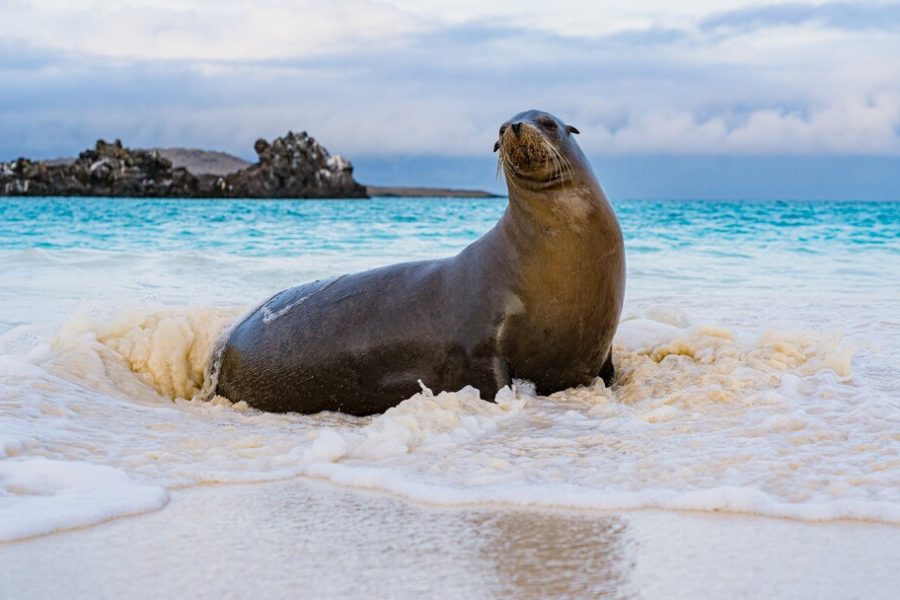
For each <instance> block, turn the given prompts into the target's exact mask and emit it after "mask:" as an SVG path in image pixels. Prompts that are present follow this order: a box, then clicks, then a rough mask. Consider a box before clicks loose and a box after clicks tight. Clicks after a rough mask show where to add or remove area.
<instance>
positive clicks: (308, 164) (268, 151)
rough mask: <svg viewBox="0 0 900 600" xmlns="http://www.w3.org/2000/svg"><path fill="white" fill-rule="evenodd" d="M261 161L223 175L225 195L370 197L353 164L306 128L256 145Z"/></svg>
mask: <svg viewBox="0 0 900 600" xmlns="http://www.w3.org/2000/svg"><path fill="white" fill-rule="evenodd" d="M253 147H254V149H255V150H256V153H257V154H258V155H259V162H257V163H256V164H255V165H251V166H249V167H247V168H246V169H241V170H240V171H237V172H236V173H231V174H229V175H226V176H225V177H224V178H219V179H217V180H216V182H215V189H214V190H211V191H215V192H218V193H219V194H221V195H225V196H231V197H241V198H366V197H367V196H366V188H365V187H363V186H362V185H360V184H358V183H357V182H356V181H355V180H354V179H353V166H352V165H351V164H350V161H348V160H346V159H345V158H343V157H342V156H340V155H335V156H331V155H330V154H329V153H328V150H326V149H325V148H323V147H322V146H321V145H320V144H319V143H318V142H316V140H315V139H314V138H312V137H310V136H309V135H307V133H306V132H305V131H304V132H302V133H300V134H295V133H293V132H291V131H289V132H288V133H287V135H285V136H284V137H280V138H275V140H273V141H272V143H271V144H270V143H269V142H267V141H266V140H263V139H260V140H257V141H256V143H255V144H254V145H253Z"/></svg>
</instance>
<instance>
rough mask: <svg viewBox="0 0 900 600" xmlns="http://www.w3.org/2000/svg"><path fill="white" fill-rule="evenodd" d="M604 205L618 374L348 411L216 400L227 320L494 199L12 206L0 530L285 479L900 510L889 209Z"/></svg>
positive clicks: (536, 497)
mask: <svg viewBox="0 0 900 600" xmlns="http://www.w3.org/2000/svg"><path fill="white" fill-rule="evenodd" d="M614 205H615V208H616V211H617V214H618V216H619V219H620V221H621V224H622V228H623V231H624V234H625V240H626V256H627V265H628V280H627V285H626V298H625V308H624V314H623V319H622V322H621V324H620V326H619V330H618V333H617V335H616V346H615V350H614V360H615V361H616V363H617V365H618V373H619V375H618V379H617V382H616V385H615V386H614V387H613V388H612V389H611V390H609V389H606V388H604V387H603V386H602V385H595V386H591V387H589V388H583V389H573V390H565V391H563V392H560V393H558V394H555V395H554V396H553V397H549V398H545V397H539V396H534V395H533V394H530V393H529V392H528V385H527V382H522V383H521V386H520V387H518V388H517V389H516V390H515V391H510V390H506V392H505V395H503V396H502V397H501V396H499V395H498V397H497V398H496V400H497V403H496V404H494V403H487V402H483V401H482V400H480V399H479V398H478V394H477V392H474V391H473V390H468V391H467V390H465V389H464V390H460V391H456V390H449V391H447V393H444V394H441V395H438V396H435V397H432V396H430V395H428V394H420V395H417V396H414V397H412V398H410V399H408V400H406V401H405V402H403V403H402V404H401V405H400V406H399V407H397V409H396V410H393V411H390V412H389V413H388V414H385V415H383V416H380V417H377V418H374V419H356V418H351V417H345V416H340V415H329V414H322V415H313V416H299V415H266V414H261V413H255V412H254V411H252V410H249V409H245V408H242V407H240V406H230V405H229V404H227V403H223V402H221V401H217V402H207V401H206V396H205V395H204V394H203V386H204V385H205V384H206V383H207V379H206V378H205V369H206V366H207V365H208V357H209V355H210V352H211V349H212V348H213V347H214V346H215V341H216V339H217V338H218V336H219V335H220V334H221V332H222V331H223V330H225V329H226V328H227V327H228V326H229V325H230V324H231V323H232V322H233V321H234V319H235V318H238V317H239V316H240V315H242V314H243V313H244V312H245V311H247V310H248V309H250V308H252V307H253V306H255V305H258V303H259V302H261V301H263V300H264V299H266V298H267V297H270V296H271V295H272V294H274V293H276V292H278V291H280V290H282V289H285V288H287V287H291V286H295V285H298V284H300V283H303V282H305V281H310V280H313V279H318V278H322V277H330V276H335V275H338V274H341V273H348V272H356V271H360V270H363V269H368V268H373V267H377V266H381V265H385V264H391V263H395V262H400V261H404V260H413V259H425V258H439V257H444V256H449V255H452V254H454V253H456V252H458V251H459V250H461V249H462V248H464V247H465V246H466V245H467V244H469V243H471V242H472V241H473V240H475V239H477V238H478V237H479V236H481V235H482V234H483V233H484V232H486V231H487V230H489V229H490V228H491V227H492V226H493V225H494V223H495V222H496V221H497V219H498V218H499V217H500V215H501V214H502V212H503V210H504V209H505V206H506V201H505V199H484V200H481V199H478V200H447V199H439V198H430V199H384V198H382V199H373V200H371V201H341V200H331V201H230V200H224V201H204V200H121V199H100V198H21V199H17V198H7V199H3V200H2V202H0V541H2V540H3V539H11V538H15V537H19V536H22V535H31V534H34V533H41V532H46V531H52V530H54V529H56V528H65V527H71V526H76V525H87V524H90V523H94V522H98V521H101V520H103V519H105V518H109V517H112V516H116V515H123V514H131V513H134V512H141V511H147V510H154V509H160V508H162V507H163V506H164V505H165V503H166V502H167V499H168V490H169V489H172V488H178V487H184V486H192V485H201V484H209V483H228V482H248V481H263V480H272V479H282V478H287V477H294V476H301V475H307V476H313V477H317V478H322V479H327V480H331V481H335V482H337V483H340V484H341V485H345V486H351V487H352V486H359V487H363V488H376V489H380V490H382V491H385V492H388V493H392V494H395V495H398V496H401V497H406V498H411V499H414V500H416V501H418V502H424V503H429V502H434V503H439V504H467V503H480V504H484V503H488V504H501V505H504V506H516V507H522V506H540V507H545V508H547V507H560V506H561V507H578V508H582V509H589V510H593V509H598V510H610V509H623V508H640V507H657V508H673V509H679V510H680V509H694V510H726V511H727V510H733V511H741V512H751V513H758V514H763V515H770V516H780V517H787V518H797V519H804V520H810V521H815V520H825V519H835V518H853V519H872V520H879V521H885V522H890V523H900V487H898V486H897V481H900V434H898V432H900V386H898V383H897V382H898V381H900V352H898V350H897V349H898V348H900V203H898V202H795V201H780V202H750V201H746V202H743V201H742V202H736V201H729V202H710V201H697V202H682V201H658V202H650V201H616V202H614ZM386 293H387V292H386ZM73 474H74V475H73ZM4 511H5V512H4Z"/></svg>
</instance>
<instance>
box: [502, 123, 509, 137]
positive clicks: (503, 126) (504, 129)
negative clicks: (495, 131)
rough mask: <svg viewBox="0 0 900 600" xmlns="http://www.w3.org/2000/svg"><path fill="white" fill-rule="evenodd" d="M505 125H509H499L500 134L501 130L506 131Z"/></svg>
mask: <svg viewBox="0 0 900 600" xmlns="http://www.w3.org/2000/svg"><path fill="white" fill-rule="evenodd" d="M507 127H509V125H501V126H500V135H503V132H504V131H506V128H507Z"/></svg>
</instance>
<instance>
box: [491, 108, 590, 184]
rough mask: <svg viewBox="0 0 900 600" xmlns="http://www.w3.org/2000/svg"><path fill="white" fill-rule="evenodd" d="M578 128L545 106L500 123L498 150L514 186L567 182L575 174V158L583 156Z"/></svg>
mask: <svg viewBox="0 0 900 600" xmlns="http://www.w3.org/2000/svg"><path fill="white" fill-rule="evenodd" d="M576 133H578V130H577V129H576V128H574V127H572V126H571V125H566V124H565V123H564V122H563V121H562V119H560V118H559V117H555V116H553V115H551V114H550V113H548V112H544V111H542V110H528V111H525V112H522V113H519V114H517V115H516V116H515V117H513V118H512V119H510V120H509V121H507V122H505V123H504V124H503V125H501V126H500V138H499V139H498V140H497V143H495V144H494V152H499V153H500V158H499V161H498V163H497V170H498V172H499V170H500V169H501V168H502V169H503V170H504V171H505V173H506V177H507V180H508V181H509V183H510V185H511V186H514V187H516V188H519V189H528V190H543V189H548V188H551V187H556V186H560V185H566V184H567V183H568V182H569V181H571V180H572V179H573V177H574V171H573V167H574V166H575V165H573V160H575V161H577V160H578V159H579V158H580V157H581V156H582V154H581V151H580V149H578V144H576V143H575V140H574V139H573V137H572V136H573V135H574V134H576Z"/></svg>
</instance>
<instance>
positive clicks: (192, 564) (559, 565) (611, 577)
mask: <svg viewBox="0 0 900 600" xmlns="http://www.w3.org/2000/svg"><path fill="white" fill-rule="evenodd" d="M898 548H900V527H895V526H890V525H882V524H873V523H860V522H846V521H838V522H830V523H814V524H810V523H799V522H795V521H789V520H783V519H770V518H763V517H745V516H736V515H727V514H713V513H695V512H667V511H655V510H640V511H624V512H580V511H522V510H509V509H502V508H496V507H490V506H482V507H474V508H465V509H458V508H454V509H449V508H447V509H444V508H440V507H434V506H419V505H414V504H410V503H408V502H405V501H402V500H398V499H395V498H392V497H389V496H386V495H381V494H375V493H369V492H364V491H350V490H345V489H341V488H339V487H335V486H333V485H330V484H326V483H321V482H317V481H315V480H309V479H302V478H301V479H293V480H289V481H283V482H278V483H268V484H251V485H229V486H205V487H201V488H194V489H187V490H177V491H175V492H174V493H173V497H172V502H171V503H170V505H169V506H167V507H166V508H165V509H163V510H162V511H159V512H153V513H149V514H146V515H141V516H136V517H130V518H122V519H116V520H113V521H110V522H107V523H105V524H102V525H99V526H95V527H89V528H85V529H79V530H74V531H68V532H63V533H57V534H53V535H49V536H43V537H39V538H33V539H28V540H23V541H19V542H12V543H7V544H3V545H0V580H2V581H3V582H4V585H3V591H2V593H0V596H2V597H3V598H21V599H25V598H63V597H65V598H73V599H74V598H123V597H128V598H134V599H140V598H177V597H182V598H184V597H190V598H263V597H265V598H326V597H327V598H351V597H372V598H420V597H432V598H597V597H601V598H648V599H650V598H668V599H672V598H791V599H798V598H818V599H824V598H867V599H877V598H894V597H895V595H894V594H895V592H896V590H895V588H894V585H893V584H896V583H897V582H898V575H897V571H896V564H897V562H896V556H897V549H898Z"/></svg>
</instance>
